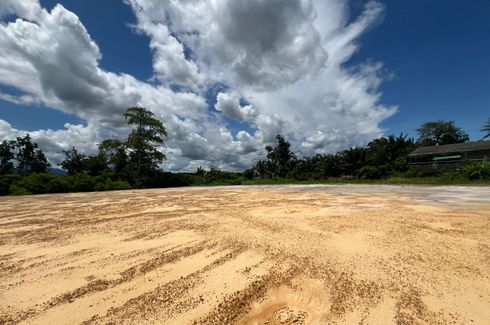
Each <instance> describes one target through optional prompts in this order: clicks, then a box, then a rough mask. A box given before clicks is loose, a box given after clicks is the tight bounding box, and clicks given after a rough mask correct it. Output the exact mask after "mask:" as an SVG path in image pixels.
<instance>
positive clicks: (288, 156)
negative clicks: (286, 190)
mask: <svg viewBox="0 0 490 325" xmlns="http://www.w3.org/2000/svg"><path fill="white" fill-rule="evenodd" d="M276 140H277V144H276V146H275V147H272V146H267V147H265V150H266V151H267V160H268V162H269V168H270V170H271V174H272V176H273V177H285V176H286V175H287V173H288V172H289V171H291V170H292V169H293V167H294V164H295V162H296V155H295V154H294V153H293V152H292V151H291V149H290V148H291V144H290V143H289V142H288V141H286V140H285V139H284V137H283V136H281V135H280V134H278V135H277V136H276Z"/></svg>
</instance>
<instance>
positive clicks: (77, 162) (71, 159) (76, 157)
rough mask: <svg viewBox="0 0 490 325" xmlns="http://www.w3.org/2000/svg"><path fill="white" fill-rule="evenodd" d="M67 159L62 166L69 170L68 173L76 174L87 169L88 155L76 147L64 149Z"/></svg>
mask: <svg viewBox="0 0 490 325" xmlns="http://www.w3.org/2000/svg"><path fill="white" fill-rule="evenodd" d="M63 153H64V154H65V160H63V161H62V162H61V163H60V166H61V167H62V168H63V169H65V170H66V171H67V172H68V175H75V174H76V173H82V172H84V171H85V167H86V162H87V156H86V155H84V154H82V153H80V152H79V151H78V150H77V149H76V148H75V147H72V148H71V149H69V150H63Z"/></svg>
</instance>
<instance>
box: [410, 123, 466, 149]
mask: <svg viewBox="0 0 490 325" xmlns="http://www.w3.org/2000/svg"><path fill="white" fill-rule="evenodd" d="M416 131H417V134H418V135H419V140H418V143H419V144H420V145H423V146H433V145H435V144H453V143H464V142H468V141H469V140H470V137H469V136H468V133H466V132H465V131H463V130H461V128H459V127H457V126H456V125H455V124H454V121H447V122H445V121H435V122H427V123H425V124H423V125H422V126H421V127H420V128H418V129H417V130H416Z"/></svg>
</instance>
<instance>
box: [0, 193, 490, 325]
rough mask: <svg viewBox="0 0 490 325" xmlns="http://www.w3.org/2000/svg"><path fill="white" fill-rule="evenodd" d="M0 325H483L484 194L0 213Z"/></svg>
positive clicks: (105, 199) (58, 207) (487, 232)
mask: <svg viewBox="0 0 490 325" xmlns="http://www.w3.org/2000/svg"><path fill="white" fill-rule="evenodd" d="M0 323H2V324H5V323H7V324H9V323H25V324H76V323H84V324H107V323H116V324H119V323H122V324H140V323H154V324H269V325H272V324H295V325H298V324H490V188H488V187H487V188H485V187H474V188H465V187H412V186H406V187H395V186H279V187H227V188H205V189H203V188H201V189H196V188H191V189H189V188H187V189H169V190H141V191H122V192H106V193H87V194H62V195H43V196H28V197H3V198H0Z"/></svg>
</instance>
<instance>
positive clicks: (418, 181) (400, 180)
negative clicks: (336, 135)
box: [198, 177, 490, 186]
mask: <svg viewBox="0 0 490 325" xmlns="http://www.w3.org/2000/svg"><path fill="white" fill-rule="evenodd" d="M294 184H298V185H308V184H311V185H314V184H318V185H321V184H368V185H369V184H371V185H471V186H490V180H466V179H445V178H440V177H423V178H405V177H391V178H387V179H378V180H368V179H358V180H356V179H328V180H295V179H286V178H279V179H253V180H250V179H233V180H226V181H214V182H211V183H207V184H199V185H198V186H231V185H294Z"/></svg>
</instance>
